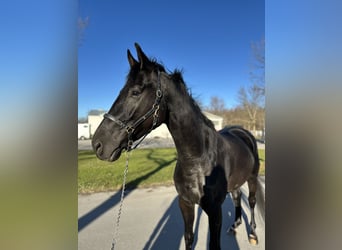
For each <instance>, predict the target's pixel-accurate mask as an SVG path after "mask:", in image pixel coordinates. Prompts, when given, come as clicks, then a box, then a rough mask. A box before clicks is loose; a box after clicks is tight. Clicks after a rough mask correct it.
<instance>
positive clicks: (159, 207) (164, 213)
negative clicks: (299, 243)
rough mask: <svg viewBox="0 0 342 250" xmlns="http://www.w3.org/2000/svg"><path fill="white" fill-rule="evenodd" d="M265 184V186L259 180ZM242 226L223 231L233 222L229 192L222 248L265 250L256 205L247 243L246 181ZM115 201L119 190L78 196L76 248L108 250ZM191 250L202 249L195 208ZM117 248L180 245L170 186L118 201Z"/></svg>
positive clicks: (203, 227) (204, 223)
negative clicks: (252, 239) (252, 238)
mask: <svg viewBox="0 0 342 250" xmlns="http://www.w3.org/2000/svg"><path fill="white" fill-rule="evenodd" d="M262 185H263V187H264V184H262ZM242 191H243V194H244V195H243V198H242V205H243V210H244V212H243V224H241V225H240V227H239V228H238V230H237V234H236V235H232V234H227V233H226V229H227V228H228V227H229V225H231V224H232V223H233V219H234V205H233V203H232V200H231V199H230V196H228V197H227V198H226V200H225V202H224V204H223V210H222V211H223V224H222V233H221V244H222V250H224V249H230V250H238V249H253V250H260V249H265V223H264V219H263V217H264V216H263V215H262V213H260V211H259V209H258V206H257V209H256V210H257V211H256V223H257V234H258V237H259V244H258V245H257V246H252V245H250V244H249V242H248V237H247V231H246V228H248V227H249V226H248V225H249V223H248V222H247V220H248V221H249V217H250V213H249V208H248V205H247V197H246V194H248V191H247V185H244V186H243V187H242ZM119 200H120V192H112V193H96V194H91V195H79V196H78V217H79V219H78V223H79V230H78V231H79V233H78V249H79V250H102V249H103V250H108V249H110V248H111V242H112V237H113V234H114V226H115V224H116V222H115V221H116V216H117V211H118V207H119V206H118V205H119ZM194 231H195V234H196V236H195V248H194V249H196V250H204V249H207V244H208V236H209V234H208V220H207V215H206V214H205V213H204V212H202V210H201V209H200V208H197V207H196V217H195V223H194ZM115 249H116V250H136V249H137V250H140V249H144V250H145V249H154V250H175V249H184V239H183V220H182V216H181V213H180V210H179V208H178V200H177V193H176V190H175V188H174V187H173V186H172V187H157V188H150V189H135V190H133V191H131V192H128V193H127V194H126V198H125V200H124V204H123V210H122V216H121V222H120V231H119V242H118V244H117V246H116V248H115Z"/></svg>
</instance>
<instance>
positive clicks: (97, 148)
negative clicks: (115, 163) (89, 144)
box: [94, 141, 102, 155]
mask: <svg viewBox="0 0 342 250" xmlns="http://www.w3.org/2000/svg"><path fill="white" fill-rule="evenodd" d="M94 150H95V152H96V154H97V155H101V154H102V143H101V142H99V141H98V142H96V143H95V145H94Z"/></svg>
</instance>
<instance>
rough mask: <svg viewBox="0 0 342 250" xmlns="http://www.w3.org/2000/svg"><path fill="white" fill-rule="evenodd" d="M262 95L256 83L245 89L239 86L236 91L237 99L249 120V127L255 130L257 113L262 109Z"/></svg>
mask: <svg viewBox="0 0 342 250" xmlns="http://www.w3.org/2000/svg"><path fill="white" fill-rule="evenodd" d="M263 99H264V98H263V95H262V92H261V91H260V88H259V86H258V85H256V84H253V85H251V86H250V87H249V88H247V90H246V89H245V88H244V87H241V88H240V90H239V92H238V100H239V103H240V105H241V107H242V108H243V109H244V110H245V112H246V113H247V115H248V118H249V121H250V129H252V130H253V131H255V130H256V125H257V118H258V113H260V111H262V109H263V108H262V102H263Z"/></svg>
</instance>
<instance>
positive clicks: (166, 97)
mask: <svg viewBox="0 0 342 250" xmlns="http://www.w3.org/2000/svg"><path fill="white" fill-rule="evenodd" d="M135 47H136V50H137V55H138V61H137V60H136V59H134V57H133V56H132V54H131V53H130V51H129V50H127V56H128V62H129V64H130V72H129V74H128V76H127V82H126V84H125V86H124V87H123V89H122V90H121V92H120V94H119V96H118V98H117V99H116V101H115V102H114V104H113V106H112V107H111V108H110V110H109V111H108V113H106V114H105V116H104V119H103V121H102V122H101V124H100V126H99V127H98V128H97V130H96V132H95V134H94V137H93V139H92V146H93V148H94V151H95V152H96V155H97V157H98V158H99V159H101V160H107V161H115V160H117V159H118V158H119V157H120V155H121V152H122V151H123V150H124V149H126V150H128V151H129V150H131V149H132V144H133V142H134V141H136V140H138V139H140V138H142V137H143V136H144V135H146V134H147V133H149V132H150V131H151V130H152V129H154V128H156V127H158V126H159V125H161V124H162V123H165V124H166V125H167V127H168V129H169V131H170V133H171V135H172V137H173V140H174V142H175V145H176V148H177V154H178V160H177V164H176V168H175V172H174V183H175V186H176V189H177V192H178V195H179V207H180V209H181V212H182V215H183V219H184V225H185V233H184V238H185V248H186V249H187V250H189V249H192V244H193V240H194V233H193V222H194V206H195V204H199V205H200V206H201V208H202V209H203V210H204V211H205V212H206V213H207V215H208V217H209V229H210V243H209V246H210V249H211V250H213V249H220V233H221V225H222V211H221V205H222V203H223V202H224V200H225V198H226V195H227V192H231V193H232V196H233V200H234V203H235V223H234V224H233V225H232V228H231V230H234V229H235V228H236V227H237V226H238V225H239V224H241V204H240V202H241V192H240V189H239V188H240V186H241V185H242V184H244V183H245V182H246V181H247V182H248V187H249V197H248V201H249V206H250V208H251V222H250V227H251V229H250V231H251V232H250V234H249V238H250V241H251V242H252V241H253V242H254V243H257V235H256V232H255V228H256V224H255V220H254V206H255V204H256V191H257V176H258V172H259V156H258V150H257V144H256V141H255V138H254V137H253V136H252V134H251V133H249V132H248V131H247V130H245V129H243V128H241V127H229V128H225V129H223V130H221V131H219V132H217V131H216V130H215V128H214V126H213V124H212V122H211V121H209V120H208V119H207V118H206V117H205V116H204V115H203V114H202V112H201V110H200V108H199V107H198V105H197V104H196V103H195V101H194V100H193V98H192V97H191V96H190V95H189V93H188V91H187V88H186V86H185V83H184V81H183V79H182V75H181V73H180V72H179V71H175V72H173V73H167V72H166V71H165V69H164V67H163V66H162V65H161V64H159V63H157V62H156V61H154V60H150V59H149V58H147V56H146V55H145V54H144V52H143V51H142V50H141V48H140V46H139V45H138V44H135Z"/></svg>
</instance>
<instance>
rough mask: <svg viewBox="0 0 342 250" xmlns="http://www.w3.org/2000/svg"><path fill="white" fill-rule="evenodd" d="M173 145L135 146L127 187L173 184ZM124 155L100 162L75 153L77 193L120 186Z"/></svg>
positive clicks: (87, 153) (262, 171) (89, 153)
mask: <svg viewBox="0 0 342 250" xmlns="http://www.w3.org/2000/svg"><path fill="white" fill-rule="evenodd" d="M259 156H260V166H261V168H260V174H261V175H264V174H265V150H259ZM176 160H177V154H176V149H175V148H158V149H137V150H134V151H133V152H132V154H131V156H130V160H129V168H128V175H127V188H129V189H133V188H136V187H151V186H158V185H173V171H174V168H175V165H176ZM125 164H126V156H125V153H123V154H122V155H121V157H120V159H119V160H117V161H115V162H106V161H101V160H99V159H97V158H96V156H95V154H94V153H93V152H92V151H79V152H78V192H79V193H92V192H101V191H112V190H118V189H120V188H121V185H122V179H123V172H124V168H125Z"/></svg>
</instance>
